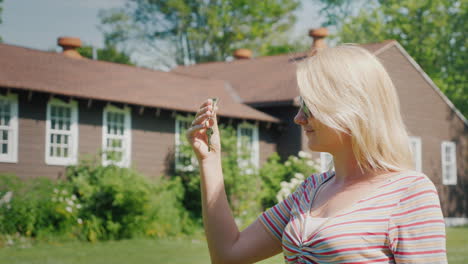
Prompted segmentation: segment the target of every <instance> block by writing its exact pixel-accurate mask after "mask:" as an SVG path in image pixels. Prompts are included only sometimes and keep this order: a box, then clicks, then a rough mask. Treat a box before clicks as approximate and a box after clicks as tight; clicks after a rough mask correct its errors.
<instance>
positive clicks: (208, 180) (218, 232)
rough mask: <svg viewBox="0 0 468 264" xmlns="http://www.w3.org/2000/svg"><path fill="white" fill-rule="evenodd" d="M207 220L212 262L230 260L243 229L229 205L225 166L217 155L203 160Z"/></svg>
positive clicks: (202, 179)
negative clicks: (231, 251)
mask: <svg viewBox="0 0 468 264" xmlns="http://www.w3.org/2000/svg"><path fill="white" fill-rule="evenodd" d="M199 164H200V174H201V191H202V211H203V224H204V227H205V233H206V238H207V240H208V247H209V250H210V256H211V261H212V263H228V262H229V259H230V250H231V249H232V246H233V245H234V243H235V241H236V240H237V239H238V237H239V229H238V228H237V225H236V223H235V221H234V217H233V216H232V212H231V209H230V207H229V204H228V201H227V197H226V191H225V189H224V179H223V172H222V167H221V159H220V158H218V157H216V158H213V159H209V160H203V161H200V162H199Z"/></svg>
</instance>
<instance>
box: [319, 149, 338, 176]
mask: <svg viewBox="0 0 468 264" xmlns="http://www.w3.org/2000/svg"><path fill="white" fill-rule="evenodd" d="M320 169H321V170H322V172H325V171H329V170H334V169H335V167H334V165H333V156H332V155H331V154H330V153H328V152H320Z"/></svg>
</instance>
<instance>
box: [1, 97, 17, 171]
mask: <svg viewBox="0 0 468 264" xmlns="http://www.w3.org/2000/svg"><path fill="white" fill-rule="evenodd" d="M0 99H1V100H5V101H8V102H10V122H9V125H8V126H0V132H1V131H4V130H7V131H8V142H7V144H8V145H7V146H8V150H7V152H8V153H6V154H2V153H1V152H0V162H9V163H17V162H18V95H16V94H10V93H9V94H7V95H0ZM2 136H3V134H2V133H0V139H1V137H2ZM2 141H3V140H2ZM1 147H2V144H0V148H1Z"/></svg>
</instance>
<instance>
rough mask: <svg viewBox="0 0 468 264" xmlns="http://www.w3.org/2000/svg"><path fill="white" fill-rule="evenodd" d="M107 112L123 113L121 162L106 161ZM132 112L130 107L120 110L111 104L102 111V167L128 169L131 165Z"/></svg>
mask: <svg viewBox="0 0 468 264" xmlns="http://www.w3.org/2000/svg"><path fill="white" fill-rule="evenodd" d="M108 112H114V113H123V114H124V146H123V149H124V155H123V158H122V161H120V162H113V161H112V160H107V159H106V155H105V153H106V149H107V144H106V143H107V138H108V134H107V118H106V115H107V113H108ZM131 113H132V110H131V108H130V107H128V106H126V107H124V108H120V107H117V106H114V105H112V104H107V106H106V107H105V108H104V110H103V111H102V153H101V160H102V165H103V166H108V165H111V164H112V165H116V166H119V167H123V168H128V167H130V164H131V156H132V155H131V154H132V115H131Z"/></svg>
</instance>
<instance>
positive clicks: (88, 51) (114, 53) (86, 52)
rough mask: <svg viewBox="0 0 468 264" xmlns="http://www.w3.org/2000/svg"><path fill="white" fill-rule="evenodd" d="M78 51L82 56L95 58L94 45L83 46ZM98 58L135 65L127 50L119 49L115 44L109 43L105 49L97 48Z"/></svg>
mask: <svg viewBox="0 0 468 264" xmlns="http://www.w3.org/2000/svg"><path fill="white" fill-rule="evenodd" d="M78 53H80V54H81V56H83V57H85V58H88V59H92V58H93V47H92V46H83V47H80V48H78ZM97 59H98V60H101V61H108V62H115V63H120V64H128V65H135V64H134V63H133V62H132V60H131V58H130V56H129V55H127V54H126V53H125V52H121V51H118V50H117V48H116V47H115V46H111V45H108V46H106V47H105V48H103V49H97Z"/></svg>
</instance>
